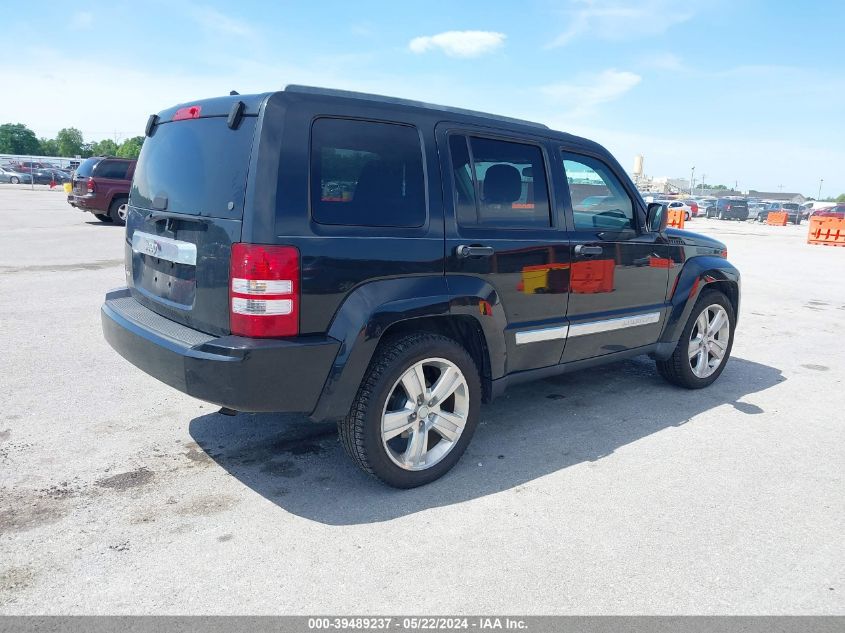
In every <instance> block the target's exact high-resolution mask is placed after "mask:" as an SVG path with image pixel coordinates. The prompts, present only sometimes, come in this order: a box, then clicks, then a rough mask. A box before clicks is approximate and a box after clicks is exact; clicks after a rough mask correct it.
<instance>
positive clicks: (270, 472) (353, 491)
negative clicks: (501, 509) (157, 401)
mask: <svg viewBox="0 0 845 633" xmlns="http://www.w3.org/2000/svg"><path fill="white" fill-rule="evenodd" d="M784 380H786V379H785V378H784V377H783V376H782V374H781V371H780V370H779V369H776V368H774V367H769V366H766V365H762V364H760V363H755V362H752V361H749V360H743V359H740V358H732V359H731V360H730V362H729V364H728V365H727V367H725V371H724V373H723V375H722V376H721V377H720V379H719V380H717V381H716V382H715V383H714V384H713V385H711V386H710V387H708V388H706V389H702V390H698V391H688V390H686V389H680V388H677V387H673V386H671V385H669V384H667V383H665V382H664V381H663V380H662V379H661V378H660V377H659V376H658V375H657V372H656V370H655V368H654V363H653V362H651V361H649V360H648V359H645V358H639V359H633V360H628V361H622V362H619V363H616V364H612V365H607V366H605V367H598V368H595V369H591V370H583V371H579V372H573V373H572V374H568V375H561V376H556V377H553V378H549V379H546V380H541V381H538V382H534V383H530V384H525V385H520V386H518V387H514V388H512V389H510V390H509V391H508V392H506V394H505V395H504V396H503V397H501V398H499V399H497V400H496V401H495V402H494V403H492V404H489V405H485V406H484V407H483V408H482V410H481V423H480V424H479V427H478V429H477V430H476V433H475V436H474V437H473V438H472V441H471V442H470V444H469V447H468V448H467V451H466V453H464V455H463V457H462V458H461V460H460V461H459V462H458V464H457V465H456V466H455V468H454V469H453V470H452V471H451V472H449V473H447V474H446V475H445V476H444V477H442V478H441V479H439V480H438V481H435V482H434V483H431V484H429V485H427V486H423V487H421V488H416V489H413V490H395V489H392V488H389V487H387V486H385V485H383V484H381V483H380V482H378V481H377V480H376V479H374V478H372V477H369V476H367V475H365V474H364V473H362V472H361V471H359V470H358V469H357V467H356V466H354V465H353V463H352V462H351V460H349V459H348V458H347V457H346V455H345V454H344V452H343V448H342V447H341V445H340V443H339V441H338V439H337V433H336V428H335V425H334V424H315V423H313V422H310V421H309V420H308V419H307V418H306V417H305V416H302V415H291V414H275V415H274V414H239V415H238V416H236V417H227V416H224V415H220V414H218V413H213V414H209V415H204V416H201V417H198V418H195V419H194V420H192V421H191V423H190V434H191V436H192V437H193V439H194V441H196V443H197V444H198V445H199V446H200V447H202V449H203V450H205V451H206V453H207V454H208V455H209V456H210V457H211V458H212V459H214V460H215V461H216V462H217V464H219V465H220V466H222V467H223V468H224V469H226V471H228V472H229V473H230V474H231V475H232V476H234V477H236V478H237V479H238V480H239V481H240V482H242V483H243V484H244V485H246V486H248V487H249V488H252V489H253V490H254V491H256V492H257V493H259V494H261V495H263V496H264V497H266V498H267V499H269V500H270V501H272V502H273V503H275V504H277V505H278V506H280V507H281V508H283V509H284V510H286V511H288V512H291V513H293V514H296V515H298V516H302V517H304V518H307V519H311V520H313V521H319V522H320V523H325V524H329V525H350V524H363V523H373V522H379V521H387V520H390V519H394V518H397V517H402V516H405V515H408V514H413V513H415V512H419V511H422V510H426V509H428V508H433V507H437V506H444V505H450V504H454V503H460V502H463V501H467V500H469V499H474V498H477V497H482V496H485V495H489V494H494V493H497V492H501V491H504V490H508V489H511V488H515V487H517V486H520V485H522V484H524V483H526V482H529V481H532V480H534V479H537V478H539V477H542V476H544V475H547V474H549V473H552V472H556V471H559V470H561V469H563V468H567V467H569V466H572V465H574V464H580V463H582V462H595V461H597V460H600V459H602V458H603V457H606V456H608V455H610V454H611V453H613V452H614V451H615V450H616V449H618V448H619V447H622V446H625V445H627V444H631V443H632V442H635V441H637V440H639V439H641V438H644V437H647V436H649V435H651V434H653V433H657V432H658V431H661V430H663V429H666V428H668V427H679V426H682V425H684V424H686V423H688V422H689V421H690V420H691V419H692V418H696V416H701V417H697V418H696V420H695V422H696V423H700V422H704V421H706V420H707V419H708V418H710V420H713V419H716V418H717V416H719V412H718V411H717V409H718V408H720V407H724V406H727V407H731V406H732V407H733V408H734V409H736V410H738V411H739V412H741V413H743V414H746V415H756V414H759V413H763V409H761V408H760V407H759V406H757V405H755V404H752V403H749V402H742V399H743V398H744V397H746V396H748V395H750V394H754V393H758V392H760V391H763V390H765V389H768V388H769V387H772V386H774V385H776V384H778V383H780V382H782V381H784Z"/></svg>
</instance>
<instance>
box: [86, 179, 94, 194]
mask: <svg viewBox="0 0 845 633" xmlns="http://www.w3.org/2000/svg"><path fill="white" fill-rule="evenodd" d="M85 188H86V189H88V193H94V179H93V178H90V177H89V178H88V182H86V183H85Z"/></svg>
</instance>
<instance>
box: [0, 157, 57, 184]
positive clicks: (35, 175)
mask: <svg viewBox="0 0 845 633" xmlns="http://www.w3.org/2000/svg"><path fill="white" fill-rule="evenodd" d="M71 174H72V172H71V170H69V169H62V168H60V167H57V166H56V165H53V164H52V163H44V162H36V161H21V162H17V163H13V162H9V163H6V164H4V165H2V166H0V182H10V183H12V184H15V185H16V184H18V183H24V184H30V183H32V182H34V183H35V184H36V185H49V184H50V183H56V184H57V185H61V184H64V183H66V182H70V179H71Z"/></svg>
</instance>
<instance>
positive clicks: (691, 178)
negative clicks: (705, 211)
mask: <svg viewBox="0 0 845 633" xmlns="http://www.w3.org/2000/svg"><path fill="white" fill-rule="evenodd" d="M694 188H695V165H693V167H692V169H691V170H690V174H689V195H693V193H695V192H694V191H693V189H694Z"/></svg>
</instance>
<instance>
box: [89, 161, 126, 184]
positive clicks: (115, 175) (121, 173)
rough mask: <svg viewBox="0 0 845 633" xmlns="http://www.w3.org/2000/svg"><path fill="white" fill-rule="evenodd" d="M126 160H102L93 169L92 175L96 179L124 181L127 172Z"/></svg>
mask: <svg viewBox="0 0 845 633" xmlns="http://www.w3.org/2000/svg"><path fill="white" fill-rule="evenodd" d="M129 165H130V163H129V161H128V160H103V161H100V163H99V164H98V165H97V166H96V167H94V175H95V176H96V177H97V178H111V179H113V180H125V179H126V174H127V173H128V172H129Z"/></svg>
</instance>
